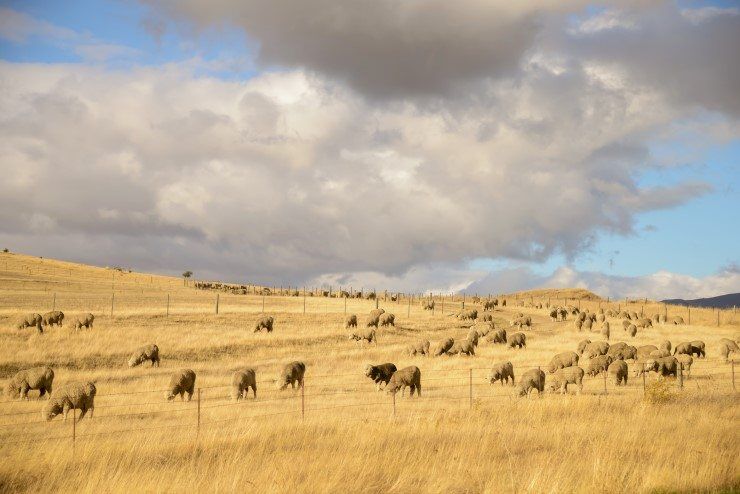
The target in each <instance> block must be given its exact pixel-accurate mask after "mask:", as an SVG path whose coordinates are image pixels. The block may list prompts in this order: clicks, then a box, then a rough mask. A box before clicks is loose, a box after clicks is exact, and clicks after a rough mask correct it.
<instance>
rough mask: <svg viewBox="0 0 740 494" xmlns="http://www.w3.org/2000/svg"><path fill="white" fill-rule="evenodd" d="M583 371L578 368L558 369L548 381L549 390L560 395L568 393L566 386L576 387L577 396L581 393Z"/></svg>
mask: <svg viewBox="0 0 740 494" xmlns="http://www.w3.org/2000/svg"><path fill="white" fill-rule="evenodd" d="M583 374H584V372H583V369H581V368H580V367H578V366H571V367H564V368H561V369H558V370H557V371H556V372H555V373H554V374H553V376H552V378H551V380H550V390H551V391H555V390H558V389H559V390H560V392H561V393H562V394H566V393H567V392H568V384H575V385H577V386H578V391H577V393H578V394H581V391H583Z"/></svg>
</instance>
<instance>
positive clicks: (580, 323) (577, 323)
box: [573, 319, 583, 332]
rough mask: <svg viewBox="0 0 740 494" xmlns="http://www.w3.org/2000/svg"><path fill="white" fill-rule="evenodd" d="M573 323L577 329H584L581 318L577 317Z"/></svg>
mask: <svg viewBox="0 0 740 494" xmlns="http://www.w3.org/2000/svg"><path fill="white" fill-rule="evenodd" d="M573 325H574V326H575V327H576V329H577V330H578V331H579V332H580V331H583V321H581V320H580V319H576V320H574V321H573Z"/></svg>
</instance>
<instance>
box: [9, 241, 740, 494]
mask: <svg viewBox="0 0 740 494" xmlns="http://www.w3.org/2000/svg"><path fill="white" fill-rule="evenodd" d="M6 262H7V263H8V264H7V267H6V264H5V263H6ZM55 293H56V298H54V294H55ZM112 294H115V295H114V297H113V302H114V309H113V316H112V317H111V315H110V302H111V296H112ZM168 295H169V299H170V305H169V314H167V312H166V311H167V308H166V305H165V304H166V301H167V296H168ZM218 295H219V304H220V305H219V313H218V314H216V311H215V299H216V294H215V293H211V292H203V291H196V290H194V289H192V288H190V287H186V286H184V285H183V282H182V280H181V279H178V278H169V277H164V276H150V275H147V274H146V273H126V274H122V273H119V272H118V271H113V270H110V269H105V268H91V267H86V266H80V265H73V264H70V263H63V262H59V261H52V260H47V259H44V260H43V261H42V260H40V259H34V258H29V257H26V256H19V255H0V341H2V342H3V346H2V348H1V349H0V384H3V385H4V384H5V382H6V380H7V379H9V378H10V377H11V376H12V374H14V373H15V372H17V371H18V370H19V369H24V368H28V367H32V366H39V365H50V366H52V367H53V368H54V371H55V374H56V377H55V388H58V387H59V386H61V385H62V384H64V383H68V382H71V381H80V380H91V381H94V382H95V384H96V386H97V389H98V396H97V397H96V400H95V404H96V408H95V412H94V417H93V418H87V417H86V418H85V419H83V420H82V421H80V422H79V423H77V424H75V428H74V435H75V441H74V447H73V441H72V434H73V429H72V427H73V426H72V423H73V422H72V420H71V419H70V420H67V421H66V422H65V421H63V420H62V419H61V417H57V418H56V419H55V420H53V421H51V422H45V421H43V420H41V416H40V411H41V409H42V407H43V405H44V403H45V401H43V400H42V401H37V400H36V399H35V398H36V394H35V392H31V394H32V399H31V400H30V401H16V400H11V399H10V397H8V396H7V395H5V394H4V395H2V396H0V402H1V403H0V454H2V457H3V459H4V461H3V462H0V491H3V492H6V491H7V492H11V491H12V492H52V491H60V490H78V491H83V492H85V491H96V492H99V491H101V490H103V491H105V492H130V491H131V490H132V488H133V489H135V490H140V491H174V492H184V491H190V492H192V491H216V492H223V491H235V490H247V491H254V492H265V491H275V492H287V491H301V492H337V491H346V492H378V491H382V492H418V491H429V492H481V491H486V492H523V491H527V492H543V491H547V492H584V493H585V492H588V493H591V492H624V491H633V492H654V491H697V490H701V491H713V490H720V489H725V490H732V489H740V441H738V435H737V431H736V429H737V424H738V421H739V420H740V408H739V407H738V401H737V394H736V393H735V392H734V391H733V386H732V366H731V365H730V364H727V363H725V362H724V361H723V360H722V359H721V358H720V357H719V356H718V354H717V350H716V347H717V344H718V341H719V339H720V338H722V337H727V338H737V335H738V334H739V333H740V331H739V330H740V325H738V323H737V322H736V321H735V319H734V317H733V314H732V312H731V311H730V312H724V313H722V314H721V318H722V321H721V322H722V324H721V325H720V326H719V327H717V326H716V325H714V320H713V319H712V317H713V316H714V315H715V313H714V312H708V313H707V314H706V315H704V314H702V313H698V312H697V313H696V314H694V311H693V309H692V314H693V317H692V324H691V325H682V326H673V325H670V326H669V325H665V326H663V325H658V326H656V327H655V328H648V329H646V330H644V331H641V332H639V333H638V335H637V336H636V337H635V338H634V339H631V338H629V336H627V335H626V334H625V333H623V332H622V329H621V323H620V321H619V320H616V319H611V320H610V321H611V323H612V328H613V329H612V338H611V341H612V342H614V341H618V340H624V341H628V342H629V343H630V344H635V345H643V344H648V343H652V344H657V343H658V342H660V341H662V340H664V339H669V340H671V342H672V343H673V344H674V345H675V344H676V343H679V342H681V341H691V340H696V339H703V340H704V341H705V342H706V344H707V349H708V350H707V352H708V356H707V358H706V359H702V360H697V361H696V362H695V364H694V366H693V368H692V369H691V374H690V376H689V375H688V374H687V375H686V376H684V381H683V386H682V387H681V386H680V383H679V382H678V380H676V379H673V378H670V379H668V380H665V381H664V380H661V379H659V378H657V377H656V376H655V374H650V375H649V376H647V378H646V380H645V381H644V382H643V380H642V378H635V377H633V376H632V375H630V380H629V382H628V385H627V386H620V387H617V386H615V385H614V383H613V382H612V381H611V379H609V380H606V381H605V380H604V378H603V377H602V376H597V377H593V378H587V379H586V380H585V381H584V388H583V392H582V393H581V394H580V395H577V394H574V392H573V391H574V390H571V393H570V394H568V395H567V396H561V395H559V394H553V393H546V394H544V395H543V396H542V397H541V398H538V397H537V396H536V394H535V395H532V396H529V397H525V398H514V397H512V388H511V386H503V385H500V384H498V383H496V384H495V385H494V386H490V385H488V384H487V383H486V380H485V378H486V376H487V375H488V373H489V369H490V367H491V366H492V364H494V363H496V362H501V361H511V362H512V363H513V365H514V368H515V374H516V376H517V381H518V379H519V378H520V377H521V375H522V373H523V372H525V371H526V370H529V369H533V368H537V367H538V366H539V367H542V368H545V367H546V366H547V364H548V362H549V360H550V358H551V357H552V356H553V355H554V354H556V353H558V352H563V351H566V350H573V349H575V347H576V345H577V343H578V342H579V341H580V340H582V339H583V338H584V337H589V338H591V339H592V340H598V339H601V336H600V335H598V334H595V333H590V334H584V333H580V332H578V331H576V330H575V328H574V327H573V324H572V321H565V322H552V321H550V319H549V317H548V311H547V310H545V309H538V308H535V307H525V306H524V305H522V306H517V301H516V298H510V299H509V300H508V304H507V307H505V308H503V309H499V310H496V311H495V312H493V317H494V321H495V323H496V327H497V328H498V327H505V328H507V330H509V331H513V330H512V328H510V327H509V320H511V319H512V318H513V317H515V315H516V313H517V312H522V313H524V314H527V315H530V316H531V317H532V318H533V322H534V326H533V329H532V330H530V331H526V335H527V341H528V344H527V347H526V349H522V350H515V349H511V348H508V347H505V346H502V345H495V344H492V343H487V342H482V343H481V344H480V345H479V347H478V349H477V352H476V356H474V357H459V356H454V357H448V356H444V357H437V358H433V357H423V356H413V357H412V356H408V355H406V354H405V353H404V349H405V347H406V346H407V345H408V344H409V343H412V342H415V341H417V340H418V339H420V338H425V339H429V340H431V342H432V346H434V344H435V343H436V342H437V341H439V340H441V339H443V338H446V337H454V338H457V339H461V338H465V336H466V335H467V333H468V331H469V327H470V325H471V323H469V322H466V321H459V320H458V319H457V318H455V317H453V316H452V315H451V314H452V313H453V312H456V311H458V310H459V309H460V307H461V305H462V301H461V300H460V299H457V298H455V299H451V298H446V299H445V300H444V304H445V307H444V310H442V307H441V305H442V302H443V301H442V300H441V299H438V300H437V307H436V308H435V311H433V312H432V311H424V310H422V308H421V307H420V305H419V304H418V300H416V299H414V300H413V301H412V300H410V299H403V300H401V301H398V302H390V301H378V302H377V304H378V305H379V306H380V307H383V308H385V309H386V310H387V311H389V312H393V313H395V314H396V326H395V327H388V328H381V329H379V330H378V335H379V340H378V344H377V345H366V344H365V345H358V344H356V343H354V342H353V341H350V340H349V339H348V338H347V330H345V329H344V327H343V322H344V319H345V303H346V304H347V305H346V311H347V313H356V314H358V316H359V318H360V320H362V319H363V317H364V314H366V313H367V312H368V311H369V310H370V309H371V308H374V307H375V305H376V302H375V301H369V300H357V299H350V300H344V299H331V298H324V297H306V298H305V302H304V298H303V297H279V296H268V297H262V296H259V295H229V294H218ZM569 298H570V297H569ZM541 301H542V300H539V301H538V300H537V299H536V298H535V300H534V302H536V303H539V302H541ZM263 302H264V303H265V311H266V312H268V313H269V314H271V315H273V316H274V317H275V331H274V332H273V333H272V334H265V333H254V332H253V330H252V328H253V324H254V321H255V320H256V319H257V318H258V317H259V316H260V313H261V311H262V304H263ZM519 302H520V303H522V304H525V303H526V301H525V300H520V301H519ZM304 303H305V304H306V305H305V307H306V312H305V314H304ZM530 303H531V301H530ZM52 304H55V305H54V306H55V308H57V309H61V310H64V311H65V313H67V314H68V315H69V316H70V317H71V316H73V315H75V314H77V313H81V312H83V311H92V312H93V313H94V314H95V316H96V320H95V325H94V328H93V329H92V330H80V331H75V330H74V329H72V328H71V327H69V326H62V327H61V328H58V327H54V328H49V329H47V330H46V331H45V332H44V334H38V333H37V332H36V331H35V330H34V329H25V330H18V329H15V327H14V322H15V321H16V320H17V319H18V317H19V316H21V315H22V314H23V313H25V312H28V311H31V310H34V311H44V310H49V309H50V308H51V306H52ZM580 304H581V307H582V309H586V308H590V309H591V310H598V307H599V305H601V307H602V308H606V307H614V308H617V307H618V306H622V305H623V303H622V304H618V303H615V304H607V303H606V302H604V301H598V300H593V301H591V300H588V299H582V300H581V301H580ZM465 306H466V308H469V307H477V308H478V310H479V311H480V313H481V314H482V307H480V305H475V304H472V303H471V302H470V300H469V298H468V299H467V300H466V304H465ZM629 308H630V310H633V309H634V310H637V311H638V312H639V311H640V310H641V309H642V306H641V305H640V304H630V306H629ZM661 308H662V306H659V305H656V306H655V307H653V306H651V305H648V306H647V307H646V308H645V309H644V310H645V312H646V313H648V311H649V310H656V311H657V310H659V309H661ZM667 309H668V310H669V311H671V310H674V309H673V308H671V307H668V308H667ZM675 310H676V311H678V310H679V309H678V308H676V309H675ZM680 310H684V309H680ZM669 313H670V312H669ZM702 321H705V322H702ZM147 343H156V344H157V345H158V346H159V348H160V351H161V356H162V363H161V366H160V367H154V368H151V367H149V366H148V365H144V366H141V367H136V368H133V369H131V368H128V367H127V365H126V361H127V359H128V356H129V355H130V354H131V352H132V351H133V350H134V349H135V348H136V347H138V346H140V345H143V344H147ZM293 360H302V361H303V362H305V363H306V365H307V373H306V381H305V383H306V386H305V391H304V392H303V393H301V392H300V391H292V390H290V389H289V390H284V391H278V390H277V389H276V388H275V380H276V376H277V375H278V373H279V371H280V369H281V368H282V366H283V365H284V364H285V363H287V362H290V361H293ZM381 362H393V363H395V364H396V365H397V366H398V367H399V368H402V367H405V366H408V365H416V366H418V367H419V368H420V369H421V372H422V397H421V398H413V399H410V398H409V397H408V396H405V397H401V395H400V394H399V395H397V396H396V399H395V413H394V400H393V398H392V397H391V396H389V395H387V394H385V393H384V392H377V391H376V390H375V387H374V385H373V383H372V382H371V381H370V380H369V379H367V378H366V377H365V376H364V374H363V371H364V367H365V364H366V363H381ZM629 364H630V367H631V368H633V369H634V368H636V366H637V364H635V363H633V362H630V363H629ZM247 365H248V366H252V367H254V368H255V370H256V372H257V381H258V392H257V399H256V400H255V399H253V398H252V397H251V395H250V398H249V399H248V400H246V401H241V402H238V403H235V402H232V401H231V400H230V398H229V394H230V383H231V376H232V373H233V372H234V371H235V370H236V369H238V368H240V367H243V366H247ZM181 368H190V369H193V370H194V371H195V372H196V374H197V381H196V387H197V388H199V389H200V393H198V392H196V396H195V397H194V399H193V401H191V402H180V400H179V399H178V400H176V401H174V402H167V401H166V400H165V399H164V392H165V388H167V386H168V381H169V376H170V374H171V373H172V372H173V371H176V370H178V369H181ZM549 379H550V376H549V375H548V380H549ZM651 390H652V391H651ZM198 394H199V395H200V399H198ZM647 398H649V399H647ZM198 402H199V403H198ZM199 407H200V413H199V412H198V408H199Z"/></svg>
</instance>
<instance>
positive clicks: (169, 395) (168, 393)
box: [164, 389, 177, 401]
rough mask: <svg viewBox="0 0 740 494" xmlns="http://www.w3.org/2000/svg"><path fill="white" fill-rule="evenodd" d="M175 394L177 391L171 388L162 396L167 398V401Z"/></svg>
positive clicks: (172, 398) (173, 397)
mask: <svg viewBox="0 0 740 494" xmlns="http://www.w3.org/2000/svg"><path fill="white" fill-rule="evenodd" d="M175 395H177V393H176V392H175V390H174V389H171V390H169V391H167V392H166V393H165V394H164V397H165V398H166V399H167V401H172V400H174V399H175Z"/></svg>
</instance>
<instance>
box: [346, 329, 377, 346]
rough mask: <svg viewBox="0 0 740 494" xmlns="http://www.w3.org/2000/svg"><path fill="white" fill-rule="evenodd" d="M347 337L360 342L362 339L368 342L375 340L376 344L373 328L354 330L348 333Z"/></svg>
mask: <svg viewBox="0 0 740 494" xmlns="http://www.w3.org/2000/svg"><path fill="white" fill-rule="evenodd" d="M348 338H349V339H350V340H355V341H358V342H360V344H362V342H363V341H367V342H368V344H370V343H373V342H375V345H376V346H377V345H378V338H377V337H376V336H375V330H374V329H370V330H356V331H353V332H351V333H350V334H349V336H348Z"/></svg>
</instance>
